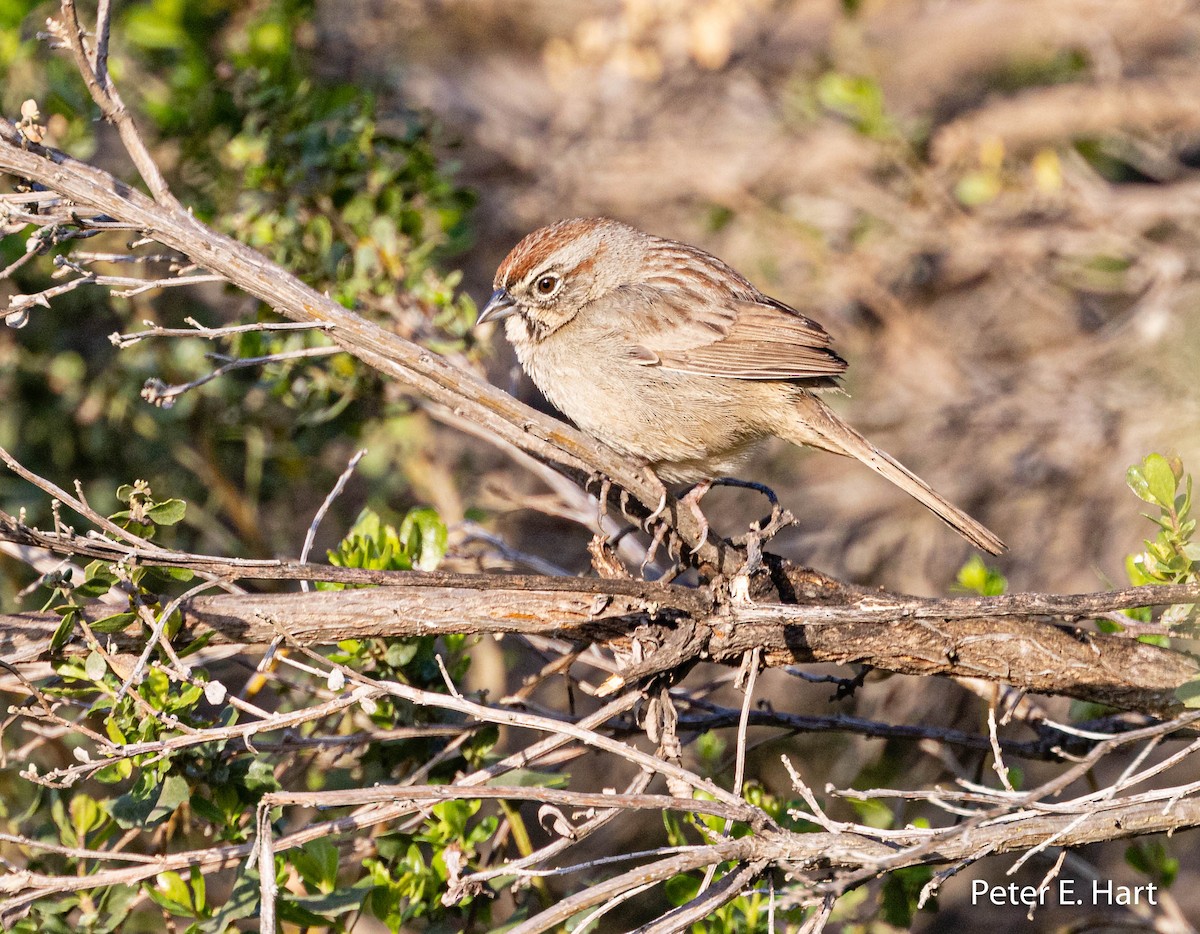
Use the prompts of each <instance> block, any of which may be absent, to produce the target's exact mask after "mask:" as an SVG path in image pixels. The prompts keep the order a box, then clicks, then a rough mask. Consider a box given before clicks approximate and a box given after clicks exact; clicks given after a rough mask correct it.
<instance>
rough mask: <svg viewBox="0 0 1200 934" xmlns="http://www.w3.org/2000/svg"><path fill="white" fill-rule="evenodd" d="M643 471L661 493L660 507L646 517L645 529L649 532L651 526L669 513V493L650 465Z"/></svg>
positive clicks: (643, 468)
mask: <svg viewBox="0 0 1200 934" xmlns="http://www.w3.org/2000/svg"><path fill="white" fill-rule="evenodd" d="M642 470H644V471H645V472H646V476H647V477H649V478H650V482H651V483H652V484H654V485H655V486H657V487H658V489H659V491H660V492H659V497H658V505H657V506H655V507H654V509H653V511H652V512H651V513H650V515H648V516H646V522H645V528H646V529H647V530H649V528H650V526H652V525H654V523H655V522H657V521H658V520H659V518H660V517H661V516H662V514H663V513H664V512H666V511H667V496H668V495H669V494H668V493H667V487H666V485H665V484H664V483H663V482H662V481H661V480H659V479H658V474H656V473H655V472H654V470H653V469H652V468H651V467H650V466H649V465H646V466H644V467H642Z"/></svg>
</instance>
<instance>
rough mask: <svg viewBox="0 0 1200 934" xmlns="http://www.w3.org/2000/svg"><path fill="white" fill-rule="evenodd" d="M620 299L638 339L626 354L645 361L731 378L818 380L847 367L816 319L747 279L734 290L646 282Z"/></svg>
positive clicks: (831, 375) (668, 368) (674, 368)
mask: <svg viewBox="0 0 1200 934" xmlns="http://www.w3.org/2000/svg"><path fill="white" fill-rule="evenodd" d="M739 285H740V283H739ZM626 299H627V308H628V314H629V316H630V320H628V321H627V324H628V325H629V327H630V330H631V331H632V333H633V334H634V335H636V337H637V343H636V346H634V347H633V348H631V356H632V357H633V359H634V360H635V361H636V362H638V363H641V364H644V365H646V366H660V367H662V368H663V369H666V370H675V371H678V372H682V373H696V374H699V375H702V376H724V377H727V378H730V379H821V378H828V377H835V376H838V375H840V374H841V373H842V372H844V371H845V369H846V361H845V360H843V359H842V358H841V357H839V356H838V355H837V354H836V353H834V352H833V350H831V349H830V347H829V344H830V337H829V334H828V333H827V332H826V331H825V329H824V328H823V327H821V325H820V324H818V323H817V322H816V321H813V320H812V319H811V318H807V317H805V316H804V315H802V314H801V313H800V312H798V311H796V310H795V309H794V308H790V307H788V306H787V305H785V304H783V303H782V302H777V301H775V299H772V298H768V297H767V296H766V295H763V294H762V293H761V292H758V290H757V289H754V288H753V287H752V286H749V284H748V283H746V284H745V288H742V289H738V290H737V292H733V291H725V290H715V289H712V288H707V289H705V290H704V291H703V292H701V291H699V290H689V289H684V288H677V287H675V288H672V287H655V286H653V285H647V286H643V287H641V288H638V289H636V291H635V292H633V293H631V294H630V295H628V296H627V297H626Z"/></svg>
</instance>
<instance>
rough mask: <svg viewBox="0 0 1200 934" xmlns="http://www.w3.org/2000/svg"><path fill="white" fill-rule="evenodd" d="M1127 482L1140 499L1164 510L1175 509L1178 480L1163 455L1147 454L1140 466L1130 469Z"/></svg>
mask: <svg viewBox="0 0 1200 934" xmlns="http://www.w3.org/2000/svg"><path fill="white" fill-rule="evenodd" d="M1125 482H1126V483H1128V484H1129V488H1130V489H1131V490H1133V492H1134V494H1136V495H1137V497H1138V498H1139V499H1142V500H1144V501H1145V502H1147V503H1153V504H1155V505H1157V506H1161V507H1162V508H1163V509H1174V507H1175V487H1176V484H1177V483H1178V480H1177V479H1176V476H1175V471H1174V470H1172V469H1171V463H1170V462H1169V461H1168V460H1167V459H1166V458H1165V457H1163V456H1162V455H1161V454H1147V455H1146V459H1145V460H1143V461H1142V463H1141V464H1140V465H1139V466H1137V467H1130V468H1129V471H1128V472H1127V473H1126V474H1125Z"/></svg>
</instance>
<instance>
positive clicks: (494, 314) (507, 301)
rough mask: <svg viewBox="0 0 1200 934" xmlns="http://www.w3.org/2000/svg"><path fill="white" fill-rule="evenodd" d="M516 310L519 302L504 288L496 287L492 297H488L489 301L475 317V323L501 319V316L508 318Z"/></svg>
mask: <svg viewBox="0 0 1200 934" xmlns="http://www.w3.org/2000/svg"><path fill="white" fill-rule="evenodd" d="M516 310H517V303H516V302H515V301H514V300H513V297H512V296H511V295H509V294H508V292H507V291H505V290H504V289H496V291H495V292H493V293H492V297H491V298H489V299H488V303H487V304H486V305H484V306H483V311H481V312H480V313H479V317H478V318H476V319H475V325H476V326H479V325H481V324H483V323H484V322H485V321H499V320H500V319H501V318H507V317H508V316H509V315H511V314H512V313H513V312H515V311H516Z"/></svg>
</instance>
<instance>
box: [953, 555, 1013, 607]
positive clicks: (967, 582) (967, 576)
mask: <svg viewBox="0 0 1200 934" xmlns="http://www.w3.org/2000/svg"><path fill="white" fill-rule="evenodd" d="M957 580H958V586H959V587H961V588H962V589H964V590H970V591H973V592H975V593H977V594H979V595H980V596H983V597H996V596H999V595H1000V594H1002V593H1004V592H1005V591H1006V590H1007V589H1008V579H1007V578H1006V577H1005V576H1004V575H1003V574H1001V573H1000V572H999V571H997V570H995V569H993V568H989V567H988V566H987V564H985V563H984V560H983V558H981V557H980V556H979V555H972V556H971V558H970V560H968V561H967V563H966V564H964V565H963V566H962V568H960V569H959V572H958V578H957Z"/></svg>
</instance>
